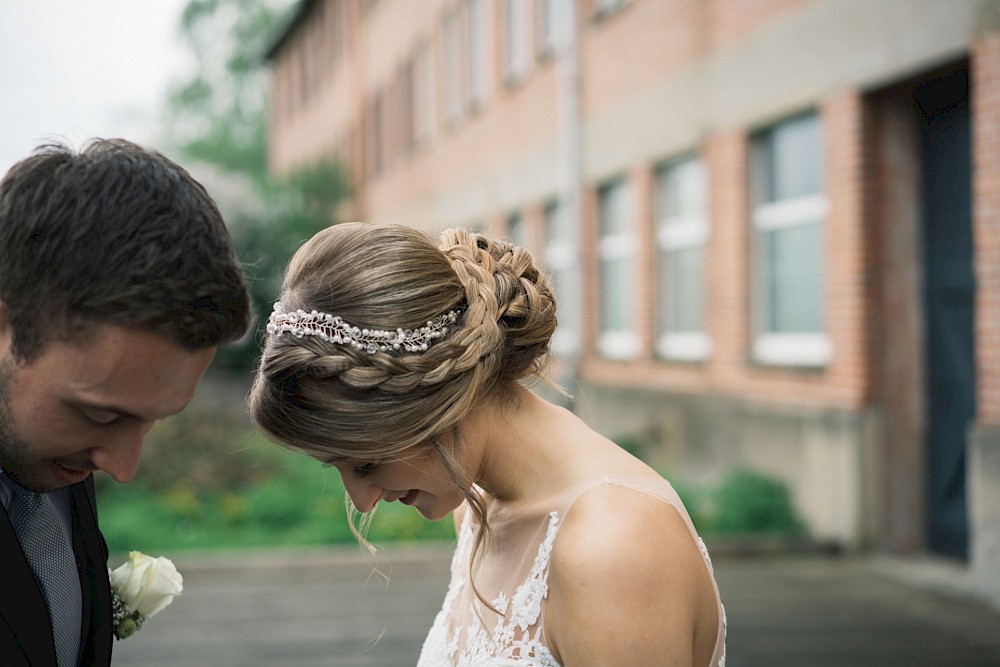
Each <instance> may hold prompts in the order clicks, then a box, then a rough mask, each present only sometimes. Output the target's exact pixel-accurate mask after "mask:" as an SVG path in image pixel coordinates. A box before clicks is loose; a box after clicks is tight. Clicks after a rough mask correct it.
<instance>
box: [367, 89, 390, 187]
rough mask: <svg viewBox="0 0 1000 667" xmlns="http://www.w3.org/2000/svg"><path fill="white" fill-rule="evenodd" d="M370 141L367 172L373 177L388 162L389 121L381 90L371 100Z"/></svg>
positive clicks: (383, 168)
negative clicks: (368, 168)
mask: <svg viewBox="0 0 1000 667" xmlns="http://www.w3.org/2000/svg"><path fill="white" fill-rule="evenodd" d="M370 128H371V141H370V143H369V146H370V147H371V148H370V154H369V165H370V170H369V173H370V174H371V175H372V176H373V177H377V176H379V175H381V174H382V172H383V171H384V170H385V168H386V164H387V162H388V153H389V147H388V140H389V137H388V134H389V121H388V112H387V109H386V101H385V95H384V94H383V93H381V92H379V93H377V94H376V95H375V99H374V100H373V102H372V113H371V125H370Z"/></svg>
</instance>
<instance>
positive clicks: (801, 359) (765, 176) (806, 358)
mask: <svg viewBox="0 0 1000 667" xmlns="http://www.w3.org/2000/svg"><path fill="white" fill-rule="evenodd" d="M750 174H751V179H752V180H751V188H752V190H751V196H752V197H753V202H754V206H753V211H752V225H753V263H752V270H753V276H752V277H753V302H754V316H755V322H754V332H755V336H754V341H753V356H754V359H755V360H757V361H759V362H761V363H765V364H788V365H803V366H822V365H825V364H826V363H828V362H829V360H830V358H831V356H832V345H831V343H830V340H829V338H828V337H827V335H826V332H825V328H824V322H823V310H824V299H823V228H824V220H825V219H826V216H827V212H828V209H829V204H828V202H827V199H826V197H825V195H824V194H823V151H822V136H821V128H820V121H819V117H818V116H817V115H816V114H815V113H810V114H806V115H802V116H797V117H794V118H791V119H788V120H786V121H784V122H781V123H779V124H777V125H775V126H773V127H770V128H768V129H766V130H764V131H762V132H760V133H759V134H757V135H756V136H755V137H754V138H753V143H752V146H751V165H750Z"/></svg>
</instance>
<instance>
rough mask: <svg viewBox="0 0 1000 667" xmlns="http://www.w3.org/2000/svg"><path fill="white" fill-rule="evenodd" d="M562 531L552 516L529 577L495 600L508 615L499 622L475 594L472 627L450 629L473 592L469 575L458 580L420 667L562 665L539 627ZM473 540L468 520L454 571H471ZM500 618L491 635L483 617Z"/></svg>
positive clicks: (497, 606)
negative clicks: (457, 607)
mask: <svg viewBox="0 0 1000 667" xmlns="http://www.w3.org/2000/svg"><path fill="white" fill-rule="evenodd" d="M558 530H559V516H558V514H557V513H556V512H551V513H550V514H549V526H548V531H547V532H546V535H545V539H544V540H543V541H542V543H541V545H539V547H538V554H537V555H536V556H535V561H534V564H533V565H532V567H531V572H530V573H529V574H528V577H527V579H525V581H524V582H523V583H522V584H521V585H520V586H518V587H517V589H516V590H515V591H514V595H513V597H509V596H508V595H507V594H506V593H500V594H499V595H498V596H497V597H496V599H494V600H492V604H493V606H494V607H495V608H496V609H497V611H499V612H500V613H501V614H502V615H503V616H502V617H501V618H497V615H496V614H495V613H494V612H493V611H491V610H489V609H487V608H486V607H485V606H484V605H483V604H482V603H481V602H480V601H479V600H478V599H476V597H475V595H474V594H471V595H469V598H471V600H472V601H471V603H470V609H469V613H470V616H469V618H471V622H470V624H469V626H468V627H466V628H449V625H450V624H449V618H450V617H451V612H452V610H453V609H454V605H455V604H456V600H457V599H458V598H459V596H460V595H461V594H462V593H469V591H466V590H465V589H466V585H467V583H468V582H467V580H466V579H465V578H464V577H455V578H454V579H453V580H452V583H451V585H450V586H449V587H448V593H447V595H446V596H445V600H444V605H443V606H442V608H441V611H440V612H439V613H438V615H437V618H435V620H434V625H433V627H432V628H431V631H430V634H428V635H427V639H426V641H425V642H424V647H423V651H421V654H420V661H419V662H418V663H417V667H432V666H433V667H441V666H443V665H453V666H454V667H487V666H494V665H495V666H499V667H505V666H509V665H517V666H519V667H520V666H525V667H529V666H530V667H560V665H559V663H558V662H556V659H555V658H554V657H552V653H551V652H550V651H549V649H548V647H547V646H546V645H545V642H544V640H543V638H542V628H541V626H539V625H538V619H539V617H540V616H541V614H542V603H543V601H544V600H545V598H546V597H547V596H548V593H549V586H548V571H549V560H550V558H551V556H552V544H553V543H554V542H555V539H556V533H557V532H558ZM472 538H473V536H472V528H471V525H470V524H469V522H468V521H465V522H463V524H462V528H461V531H460V534H459V540H458V547H457V548H456V550H455V557H454V559H453V562H452V572H458V571H459V570H456V569H455V568H456V567H465V568H466V569H467V564H468V556H469V553H470V552H471V547H472ZM494 618H496V619H497V622H496V625H495V626H494V627H493V630H492V631H489V630H488V629H487V627H486V626H485V625H484V623H483V619H487V620H492V619H494ZM463 630H464V634H465V639H464V641H463V640H462V634H463Z"/></svg>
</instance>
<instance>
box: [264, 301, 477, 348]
mask: <svg viewBox="0 0 1000 667" xmlns="http://www.w3.org/2000/svg"><path fill="white" fill-rule="evenodd" d="M456 320H458V311H457V310H452V311H450V312H448V313H445V314H444V315H438V316H437V317H435V318H434V319H433V320H431V321H429V322H428V323H427V324H425V325H424V326H422V327H420V328H419V329H396V330H389V329H362V328H360V327H356V326H352V325H350V324H348V323H347V322H345V321H344V320H343V318H341V317H340V316H338V315H330V314H328V313H321V312H318V311H315V310H314V311H312V312H306V311H304V310H294V311H292V312H290V313H286V312H283V309H282V306H281V302H280V301H279V302H278V303H276V304H274V312H273V313H271V317H270V318H268V321H267V333H269V334H271V335H272V336H278V335H280V334H283V333H290V334H292V335H293V336H295V337H296V338H302V337H303V336H317V337H318V338H320V339H321V340H325V341H327V342H328V343H337V344H339V345H350V346H352V347H356V348H357V349H359V350H364V351H365V352H367V353H368V354H375V353H376V352H389V351H391V350H405V351H407V352H423V351H424V350H426V349H427V348H428V347H430V345H431V343H433V342H434V341H435V340H436V339H438V338H441V337H443V336H444V335H445V334H447V333H448V326H449V325H451V324H454V323H455V321H456Z"/></svg>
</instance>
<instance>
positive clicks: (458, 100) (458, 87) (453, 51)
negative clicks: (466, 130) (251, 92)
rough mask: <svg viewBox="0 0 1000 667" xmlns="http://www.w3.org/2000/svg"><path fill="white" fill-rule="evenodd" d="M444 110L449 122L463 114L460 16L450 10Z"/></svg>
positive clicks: (446, 22) (446, 20)
mask: <svg viewBox="0 0 1000 667" xmlns="http://www.w3.org/2000/svg"><path fill="white" fill-rule="evenodd" d="M443 57H444V112H445V118H446V120H447V121H448V122H449V123H454V122H456V121H458V120H459V118H461V116H462V36H461V33H460V32H459V26H458V17H457V16H456V15H455V12H453V11H448V12H447V13H445V15H444V52H443Z"/></svg>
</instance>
